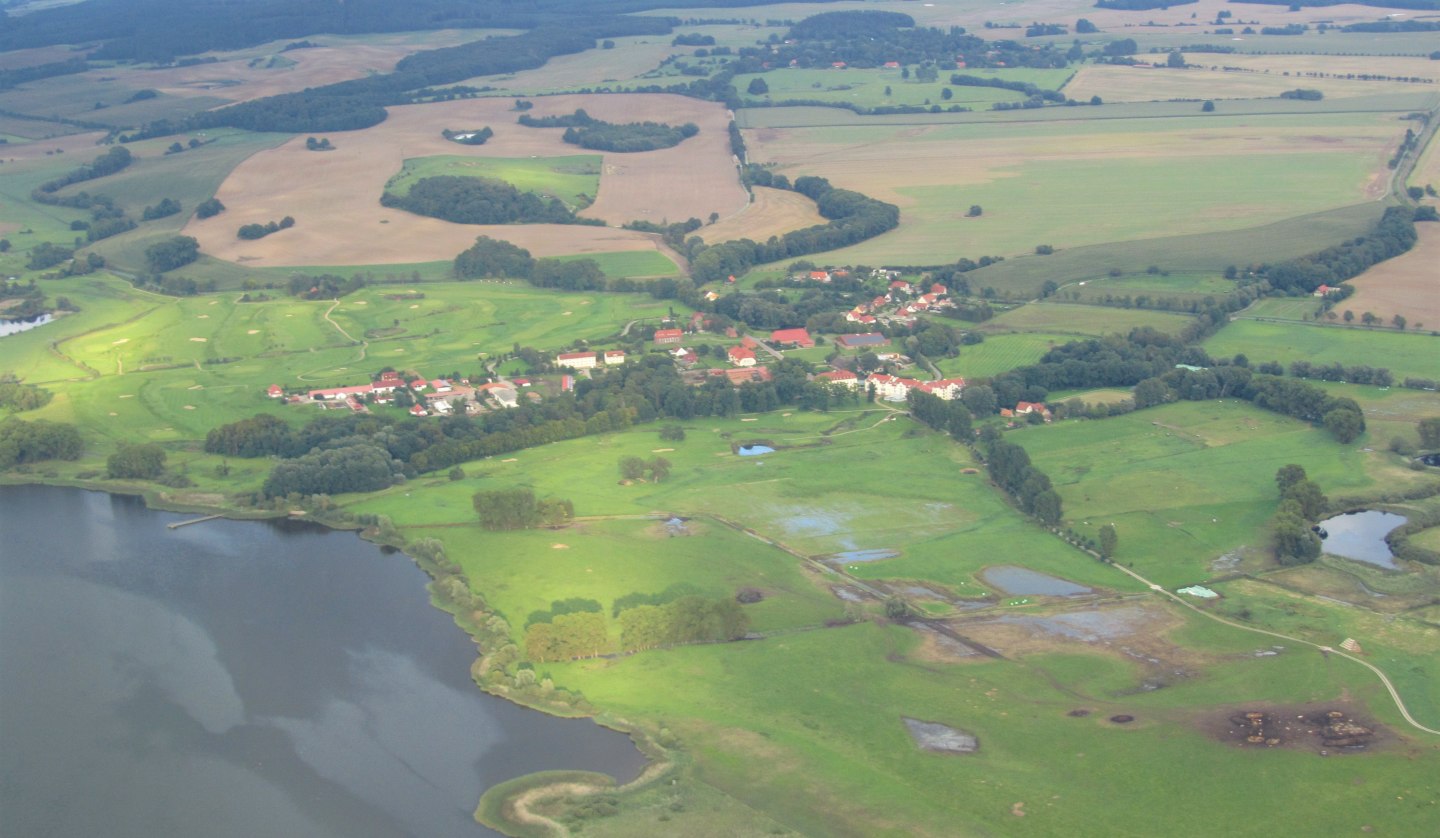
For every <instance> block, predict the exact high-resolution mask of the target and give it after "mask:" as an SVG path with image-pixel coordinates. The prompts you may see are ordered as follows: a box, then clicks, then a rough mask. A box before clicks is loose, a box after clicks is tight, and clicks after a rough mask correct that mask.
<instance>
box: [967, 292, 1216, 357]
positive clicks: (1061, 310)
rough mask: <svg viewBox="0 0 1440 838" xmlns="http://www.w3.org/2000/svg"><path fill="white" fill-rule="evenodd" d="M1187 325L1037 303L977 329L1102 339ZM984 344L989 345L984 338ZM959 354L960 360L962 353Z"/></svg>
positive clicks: (1143, 313) (1167, 318)
mask: <svg viewBox="0 0 1440 838" xmlns="http://www.w3.org/2000/svg"><path fill="white" fill-rule="evenodd" d="M1189 322H1190V317H1188V316H1186V315H1183V314H1170V313H1169V312H1163V311H1150V310H1148V309H1138V308H1115V307H1113V306H1081V305H1070V304H1067V303H1049V302H1045V303H1038V302H1037V303H1028V304H1026V305H1023V306H1020V307H1019V308H1017V309H1013V310H1011V311H1007V312H1005V313H1004V314H1001V315H999V316H997V317H995V318H994V319H993V320H987V321H986V322H985V323H984V324H982V325H981V327H980V328H981V330H982V331H985V332H991V331H994V332H1039V333H1042V334H1044V335H1047V336H1048V335H1077V336H1084V337H1103V336H1105V335H1115V334H1120V335H1123V334H1126V333H1128V332H1129V331H1130V330H1131V329H1134V328H1137V327H1140V326H1149V327H1150V328H1152V329H1157V330H1159V331H1161V332H1168V333H1171V334H1174V333H1175V332H1178V331H1180V330H1181V329H1183V328H1185V325H1186V324H1187V323H1189ZM986 342H987V343H988V342H989V338H988V337H987V339H986ZM961 353H962V357H963V354H964V350H963V349H962V350H961Z"/></svg>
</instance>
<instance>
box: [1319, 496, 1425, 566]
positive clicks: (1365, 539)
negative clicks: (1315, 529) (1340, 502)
mask: <svg viewBox="0 0 1440 838" xmlns="http://www.w3.org/2000/svg"><path fill="white" fill-rule="evenodd" d="M1405 520H1406V519H1405V516H1404V515H1396V514H1395V513H1393V512H1381V511H1380V510H1378V509H1367V510H1366V511H1364V512H1347V513H1346V514H1344V515H1336V516H1335V517H1333V518H1326V519H1325V520H1323V521H1321V522H1320V527H1321V529H1323V530H1325V532H1326V537H1325V541H1324V545H1325V546H1324V548H1323V549H1324V550H1325V552H1327V553H1331V554H1333V555H1336V556H1344V557H1345V558H1347V559H1354V560H1355V561H1359V562H1367V563H1369V564H1373V565H1378V566H1380V567H1384V568H1388V569H1390V570H1395V569H1396V564H1395V554H1394V553H1392V552H1390V545H1389V544H1386V543H1385V536H1387V535H1389V534H1390V531H1391V530H1393V529H1395V528H1396V527H1398V526H1400V525H1401V524H1404V523H1405Z"/></svg>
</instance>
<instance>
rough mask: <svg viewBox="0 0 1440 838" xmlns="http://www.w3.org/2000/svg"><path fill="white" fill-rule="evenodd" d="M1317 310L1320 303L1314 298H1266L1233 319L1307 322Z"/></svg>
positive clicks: (1312, 318)
mask: <svg viewBox="0 0 1440 838" xmlns="http://www.w3.org/2000/svg"><path fill="white" fill-rule="evenodd" d="M1319 310H1320V301H1319V300H1317V299H1316V298H1314V297H1266V298H1265V299H1262V300H1256V301H1255V303H1254V304H1253V305H1251V306H1249V307H1247V308H1246V309H1245V310H1244V311H1243V312H1241V313H1239V314H1236V315H1235V317H1236V318H1237V319H1243V320H1294V321H1296V322H1308V321H1311V320H1314V319H1315V316H1316V315H1317V314H1318V313H1319ZM1337 314H1338V312H1337Z"/></svg>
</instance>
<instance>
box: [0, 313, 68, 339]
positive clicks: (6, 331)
mask: <svg viewBox="0 0 1440 838" xmlns="http://www.w3.org/2000/svg"><path fill="white" fill-rule="evenodd" d="M54 319H55V318H54V317H53V316H51V315H49V314H37V315H35V316H34V317H32V318H30V319H28V320H0V338H3V337H5V336H6V335H18V334H20V333H21V332H27V331H29V330H31V329H34V328H36V327H37V326H44V325H45V324H46V323H49V322H50V321H52V320H54Z"/></svg>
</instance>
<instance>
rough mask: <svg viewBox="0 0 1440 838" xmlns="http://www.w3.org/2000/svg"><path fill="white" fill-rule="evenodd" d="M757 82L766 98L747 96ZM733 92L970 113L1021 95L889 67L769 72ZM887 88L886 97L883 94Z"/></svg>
mask: <svg viewBox="0 0 1440 838" xmlns="http://www.w3.org/2000/svg"><path fill="white" fill-rule="evenodd" d="M967 74H968V75H974V76H981V77H985V78H999V79H1004V80H1006V81H1023V82H1028V83H1030V84H1034V85H1036V86H1038V87H1041V88H1045V89H1049V90H1054V89H1056V88H1059V87H1060V86H1062V85H1064V84H1065V83H1066V82H1067V81H1069V79H1070V77H1071V75H1073V71H1071V70H1034V69H1025V68H1017V69H1009V70H975V71H974V72H968V73H967ZM757 78H758V79H763V80H764V81H765V84H766V85H767V86H768V87H769V89H770V92H769V93H767V94H760V95H755V94H750V93H748V92H747V91H748V89H749V86H750V83H751V82H752V81H753V80H754V79H757ZM947 88H948V89H949V90H950V92H951V95H952V98H950V99H946V98H944V96H943V95H942V91H944V90H945V89H947ZM735 89H736V90H737V91H739V92H740V96H741V99H742V100H744V101H745V102H780V101H784V100H787V99H805V100H812V101H819V102H833V103H836V104H848V105H857V106H860V107H864V108H874V107H882V106H886V105H932V104H934V105H940V106H941V107H945V108H948V107H950V106H952V105H956V106H959V107H962V108H970V109H972V110H985V109H988V108H989V107H990V105H991V104H992V103H994V102H1018V101H1020V100H1022V99H1024V98H1025V96H1024V95H1023V94H1021V93H1019V92H1017V91H1014V90H1004V89H1002V88H995V87H964V86H956V85H951V84H948V83H947V82H946V80H945V79H943V78H942V79H941V80H940V81H937V82H919V81H914V80H913V79H904V78H902V77H901V70H900V69H899V68H896V69H893V70H890V69H873V70H857V69H845V70H835V69H823V70H801V69H795V68H791V69H785V70H780V71H778V72H773V73H752V74H743V75H739V76H736V77H735ZM887 89H888V90H889V92H888V93H887V92H886V90H887Z"/></svg>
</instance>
